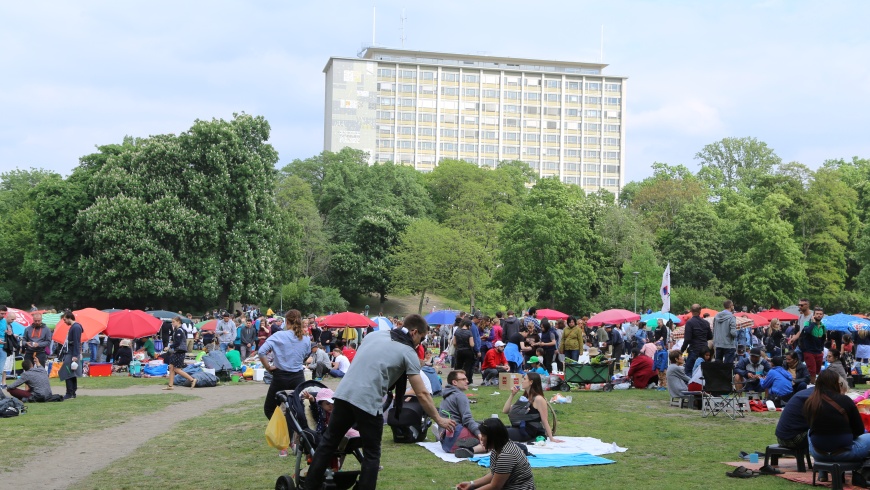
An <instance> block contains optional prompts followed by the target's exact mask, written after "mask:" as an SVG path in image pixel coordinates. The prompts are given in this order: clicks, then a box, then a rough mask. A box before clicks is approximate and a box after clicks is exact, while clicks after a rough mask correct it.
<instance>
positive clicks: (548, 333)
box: [538, 318, 557, 371]
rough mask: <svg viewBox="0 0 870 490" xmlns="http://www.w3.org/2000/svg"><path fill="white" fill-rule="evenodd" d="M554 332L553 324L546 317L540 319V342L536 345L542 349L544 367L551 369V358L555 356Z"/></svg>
mask: <svg viewBox="0 0 870 490" xmlns="http://www.w3.org/2000/svg"><path fill="white" fill-rule="evenodd" d="M556 344H557V342H556V332H555V329H554V328H553V324H552V323H550V321H549V320H547V319H546V318H544V319H542V320H541V343H539V344H538V347H541V348H543V349H544V359H543V361H544V369H546V370H548V371H549V370H550V369H552V365H553V360H554V358H555V356H556Z"/></svg>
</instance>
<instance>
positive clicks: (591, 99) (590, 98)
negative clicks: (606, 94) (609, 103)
mask: <svg viewBox="0 0 870 490" xmlns="http://www.w3.org/2000/svg"><path fill="white" fill-rule="evenodd" d="M586 103H587V104H596V105H597V104H600V103H601V97H595V96H590V95H587V96H586Z"/></svg>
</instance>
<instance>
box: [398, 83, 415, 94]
mask: <svg viewBox="0 0 870 490" xmlns="http://www.w3.org/2000/svg"><path fill="white" fill-rule="evenodd" d="M416 89H417V86H416V85H412V84H410V83H400V84H399V92H406V93H414V91H415V90H416Z"/></svg>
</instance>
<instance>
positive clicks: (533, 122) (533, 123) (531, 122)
mask: <svg viewBox="0 0 870 490" xmlns="http://www.w3.org/2000/svg"><path fill="white" fill-rule="evenodd" d="M523 126H525V127H527V128H537V127H538V120H537V119H526V120H525V121H523Z"/></svg>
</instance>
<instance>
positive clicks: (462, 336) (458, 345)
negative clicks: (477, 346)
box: [453, 319, 475, 384]
mask: <svg viewBox="0 0 870 490" xmlns="http://www.w3.org/2000/svg"><path fill="white" fill-rule="evenodd" d="M453 347H454V348H455V349H456V350H455V352H456V369H462V370H464V371H465V376H466V377H467V378H468V384H473V383H474V381H473V380H472V375H473V374H474V359H475V355H474V337H473V336H472V334H471V320H467V319H466V320H462V323H460V324H459V329H457V330H456V333H455V334H453Z"/></svg>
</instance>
